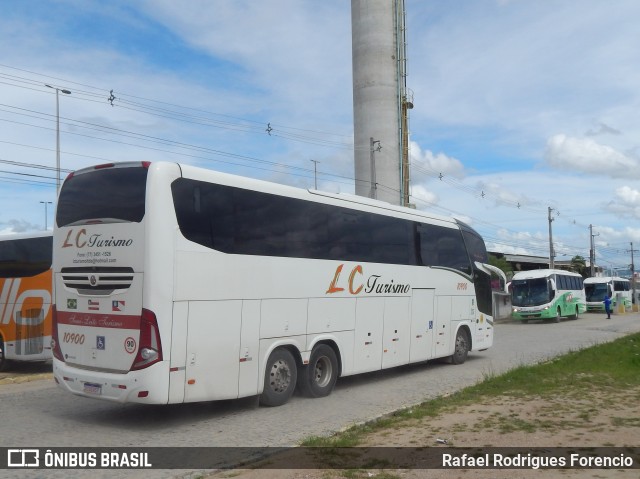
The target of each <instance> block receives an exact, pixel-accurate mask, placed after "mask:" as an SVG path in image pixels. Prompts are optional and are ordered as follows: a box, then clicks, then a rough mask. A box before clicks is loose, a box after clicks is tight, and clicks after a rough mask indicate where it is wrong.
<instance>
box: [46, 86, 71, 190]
mask: <svg viewBox="0 0 640 479" xmlns="http://www.w3.org/2000/svg"><path fill="white" fill-rule="evenodd" d="M45 86H46V87H48V88H51V89H53V90H55V91H56V198H57V197H58V193H60V100H59V96H60V95H59V93H60V92H62V93H64V94H65V95H71V92H70V91H69V90H67V89H64V88H56V87H54V86H51V85H46V84H45Z"/></svg>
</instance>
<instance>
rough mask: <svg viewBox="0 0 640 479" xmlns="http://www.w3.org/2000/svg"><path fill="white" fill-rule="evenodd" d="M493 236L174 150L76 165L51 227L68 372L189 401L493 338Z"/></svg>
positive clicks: (106, 395) (139, 393) (456, 351)
mask: <svg viewBox="0 0 640 479" xmlns="http://www.w3.org/2000/svg"><path fill="white" fill-rule="evenodd" d="M486 263H487V253H486V249H485V245H484V242H483V240H482V238H481V237H480V236H479V235H478V234H477V233H476V232H475V231H474V230H472V229H471V228H470V227H468V226H466V225H465V224H463V223H460V222H457V221H455V220H453V219H449V218H439V217H435V216H431V215H427V214H424V213H421V212H418V211H416V210H412V209H407V208H400V207H395V206H391V205H389V204H386V203H381V202H377V201H373V200H369V199H366V198H361V197H356V196H350V195H349V196H344V195H333V194H325V193H322V192H319V191H307V190H302V189H298V188H292V187H288V186H283V185H277V184H273V183H268V182H264V181H258V180H253V179H248V178H242V177H237V176H233V175H228V174H223V173H219V172H214V171H209V170H204V169H200V168H195V167H191V166H185V165H179V164H174V163H162V162H159V163H146V162H142V163H141V162H138V163H116V164H110V165H101V166H96V167H91V168H86V169H83V170H79V171H76V172H75V173H72V174H71V175H70V176H69V177H68V178H67V179H66V181H65V182H64V185H63V186H62V189H61V192H60V196H59V201H58V208H57V211H56V223H55V230H54V265H53V269H54V289H55V293H54V296H55V312H54V328H53V336H54V341H53V343H54V345H55V346H54V375H55V379H56V381H57V382H58V384H59V385H60V386H61V387H62V388H63V389H65V390H67V391H69V392H72V393H74V394H78V395H83V396H88V397H96V398H103V399H109V400H113V401H119V402H131V401H132V402H140V403H153V404H163V403H182V402H193V401H209V400H219V399H232V398H238V397H244V396H251V395H259V396H260V402H261V403H262V404H263V405H268V406H276V405H280V404H283V403H285V402H286V401H287V400H288V399H289V398H290V396H291V394H292V393H293V391H294V388H295V387H296V385H297V386H298V388H299V389H300V390H301V392H302V393H304V394H305V395H307V396H311V397H320V396H326V395H328V394H329V393H330V392H331V391H332V389H333V387H334V385H335V383H336V379H337V378H338V377H339V376H348V375H352V374H356V373H363V372H367V371H375V370H379V369H382V368H389V367H394V366H399V365H403V364H407V363H414V362H420V361H426V360H429V359H432V358H441V357H451V359H452V362H453V363H454V364H458V363H462V362H464V361H465V359H466V357H467V354H468V352H469V351H479V350H485V349H487V348H489V347H490V346H491V345H492V344H493V333H494V331H493V318H492V316H491V314H492V307H493V306H492V290H491V272H494V273H496V274H500V275H501V277H502V279H503V281H504V280H505V278H504V275H503V274H502V273H501V272H500V271H499V270H497V269H496V268H494V267H492V266H489V265H487V264H486Z"/></svg>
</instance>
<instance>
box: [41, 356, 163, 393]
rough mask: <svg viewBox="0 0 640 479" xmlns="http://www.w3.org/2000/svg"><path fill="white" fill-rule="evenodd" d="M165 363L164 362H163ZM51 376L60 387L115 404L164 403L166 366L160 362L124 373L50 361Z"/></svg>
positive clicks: (56, 360)
mask: <svg viewBox="0 0 640 479" xmlns="http://www.w3.org/2000/svg"><path fill="white" fill-rule="evenodd" d="M167 364H168V363H167ZM53 376H54V378H55V380H56V383H57V384H58V386H59V387H60V388H62V389H63V390H65V391H67V392H69V393H72V394H75V395H78V396H84V397H88V398H92V399H103V400H107V401H114V402H119V403H125V402H137V403H143V404H167V401H168V390H169V387H168V386H169V385H168V377H169V371H168V366H167V367H165V366H164V362H161V363H158V364H154V365H153V366H150V367H149V368H146V369H143V370H141V371H129V372H128V373H125V374H116V373H106V372H101V371H89V370H84V369H80V368H76V367H73V366H70V365H68V364H66V363H64V362H62V361H60V360H58V359H54V360H53Z"/></svg>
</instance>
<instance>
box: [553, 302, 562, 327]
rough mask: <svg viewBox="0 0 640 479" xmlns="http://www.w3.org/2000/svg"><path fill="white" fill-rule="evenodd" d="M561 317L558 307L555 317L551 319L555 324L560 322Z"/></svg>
mask: <svg viewBox="0 0 640 479" xmlns="http://www.w3.org/2000/svg"><path fill="white" fill-rule="evenodd" d="M561 316H562V312H561V311H560V306H558V309H557V311H556V317H555V318H554V319H553V320H554V321H555V322H556V323H559V322H560V317H561Z"/></svg>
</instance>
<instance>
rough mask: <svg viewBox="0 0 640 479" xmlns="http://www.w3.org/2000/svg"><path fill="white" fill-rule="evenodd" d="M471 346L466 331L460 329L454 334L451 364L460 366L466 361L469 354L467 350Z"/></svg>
mask: <svg viewBox="0 0 640 479" xmlns="http://www.w3.org/2000/svg"><path fill="white" fill-rule="evenodd" d="M470 346H471V344H470V341H469V334H468V333H467V330H466V329H463V328H460V329H458V332H457V333H456V344H455V349H454V350H453V354H452V355H451V363H452V364H462V363H464V362H465V361H466V360H467V355H468V354H469V348H470Z"/></svg>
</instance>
